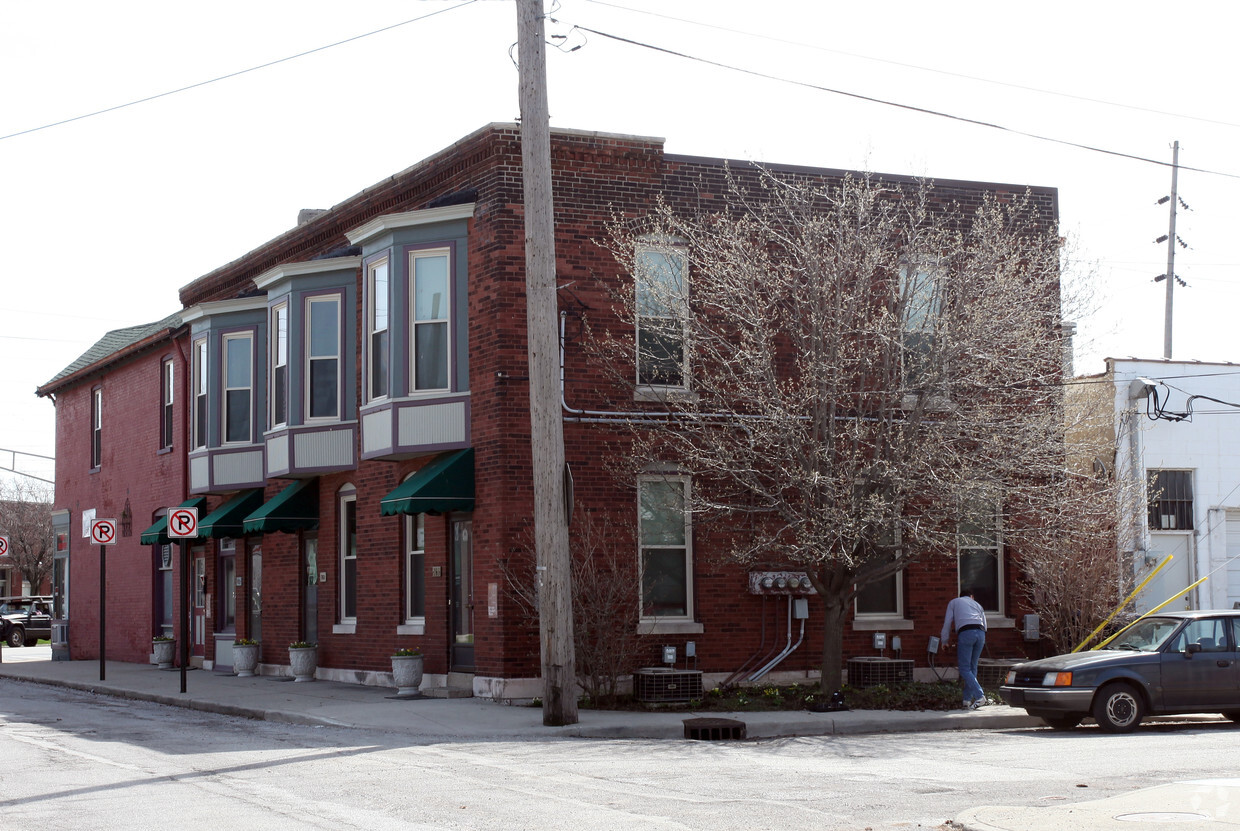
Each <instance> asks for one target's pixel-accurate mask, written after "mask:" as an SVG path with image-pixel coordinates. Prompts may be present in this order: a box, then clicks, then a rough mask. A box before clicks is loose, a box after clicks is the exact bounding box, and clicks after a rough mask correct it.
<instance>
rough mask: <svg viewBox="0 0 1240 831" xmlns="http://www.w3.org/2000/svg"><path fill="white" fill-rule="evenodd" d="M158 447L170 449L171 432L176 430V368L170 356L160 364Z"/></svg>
mask: <svg viewBox="0 0 1240 831" xmlns="http://www.w3.org/2000/svg"><path fill="white" fill-rule="evenodd" d="M159 370H160V371H159V380H160V396H159V397H160V405H159V447H160V449H161V450H171V449H172V438H173V433H175V432H176V413H175V409H174V404H175V401H176V370H175V368H174V365H173V361H172V359H171V358H168V359H166V360H164V361H163V363H161V364H160V367H159Z"/></svg>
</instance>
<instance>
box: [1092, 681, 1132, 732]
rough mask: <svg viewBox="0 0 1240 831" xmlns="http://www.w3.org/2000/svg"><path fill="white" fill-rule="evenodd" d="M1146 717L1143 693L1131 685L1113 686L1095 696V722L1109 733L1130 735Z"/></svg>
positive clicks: (1105, 688) (1103, 689)
mask: <svg viewBox="0 0 1240 831" xmlns="http://www.w3.org/2000/svg"><path fill="white" fill-rule="evenodd" d="M1144 716H1145V704H1144V702H1142V700H1141V693H1139V692H1137V690H1136V689H1135V688H1134V687H1133V686H1132V685H1131V684H1112V685H1110V686H1107V687H1103V688H1102V689H1101V690H1099V691H1098V694H1097V695H1095V696H1094V720H1096V721H1097V722H1098V726H1099V727H1100V728H1102V730H1103V731H1104V732H1107V733H1129V732H1131V731H1133V730H1136V729H1137V725H1138V724H1140V723H1141V719H1142V718H1143V717H1144Z"/></svg>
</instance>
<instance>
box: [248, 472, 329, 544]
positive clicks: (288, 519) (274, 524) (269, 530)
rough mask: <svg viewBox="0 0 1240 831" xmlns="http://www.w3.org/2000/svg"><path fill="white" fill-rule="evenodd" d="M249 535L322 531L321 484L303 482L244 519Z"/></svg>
mask: <svg viewBox="0 0 1240 831" xmlns="http://www.w3.org/2000/svg"><path fill="white" fill-rule="evenodd" d="M243 525H244V528H245V531H244V533H246V534H274V533H276V532H281V531H282V532H285V533H289V534H294V533H296V532H298V531H313V530H315V529H316V528H318V527H319V480H318V479H301V480H299V481H296V482H294V483H293V484H291V485H289V486H288V487H287V488H285V489H284V490H282V491H280V492H279V493H277V494H276V495H275V496H273V497H271V499H269V500H268V501H267V502H266V503H264V504H263V506H262V507H260V508H259V509H258V510H256V511H254V512H253V513H251V514H250V515H249V516H247V517H246V518H245V522H244V523H243Z"/></svg>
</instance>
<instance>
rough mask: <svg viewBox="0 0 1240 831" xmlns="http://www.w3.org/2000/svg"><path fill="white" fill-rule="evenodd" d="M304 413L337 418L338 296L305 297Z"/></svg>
mask: <svg viewBox="0 0 1240 831" xmlns="http://www.w3.org/2000/svg"><path fill="white" fill-rule="evenodd" d="M306 321H307V326H306V340H307V343H306V347H307V348H306V360H307V361H308V363H309V366H308V367H307V372H306V378H307V381H308V383H307V384H306V415H307V417H308V418H340V296H339V295H335V294H333V295H325V296H322V297H310V298H308V299H307V300H306Z"/></svg>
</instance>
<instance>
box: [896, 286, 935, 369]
mask: <svg viewBox="0 0 1240 831" xmlns="http://www.w3.org/2000/svg"><path fill="white" fill-rule="evenodd" d="M940 282H941V281H940V280H939V278H938V277H937V275H936V272H934V271H930V270H926V269H920V268H914V267H911V266H909V265H907V264H905V265H901V266H900V296H899V298H898V304H899V308H900V309H901V317H900V336H901V343H900V355H901V364H902V367H903V375H904V385H905V387H908V388H918V387H920V386H922V383H923V381H924V379H925V378H926V377H927V375H928V373H929V370H930V360H931V355H932V353H933V351H934V331H935V326H936V324H937V322H938V318H939V314H940V311H941V309H942V298H941V295H940V289H941V287H940V285H939V283H940Z"/></svg>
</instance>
